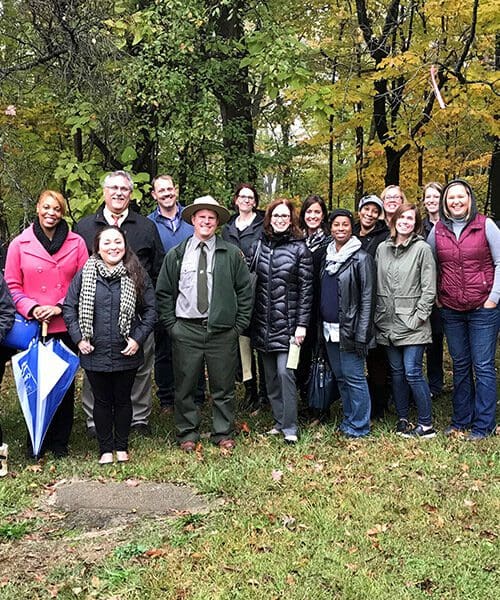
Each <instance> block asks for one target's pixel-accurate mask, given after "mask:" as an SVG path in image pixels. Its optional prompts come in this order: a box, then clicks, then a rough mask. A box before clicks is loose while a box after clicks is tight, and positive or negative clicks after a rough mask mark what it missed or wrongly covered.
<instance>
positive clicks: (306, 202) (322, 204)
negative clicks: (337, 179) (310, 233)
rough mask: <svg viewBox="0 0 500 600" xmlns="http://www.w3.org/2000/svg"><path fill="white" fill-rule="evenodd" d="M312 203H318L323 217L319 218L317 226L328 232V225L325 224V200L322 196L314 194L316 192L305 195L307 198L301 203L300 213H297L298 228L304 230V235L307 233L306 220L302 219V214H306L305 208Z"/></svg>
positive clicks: (326, 211)
mask: <svg viewBox="0 0 500 600" xmlns="http://www.w3.org/2000/svg"><path fill="white" fill-rule="evenodd" d="M313 204H319V205H320V207H321V212H322V214H323V218H322V219H321V224H320V226H319V228H320V229H322V230H323V231H324V232H325V233H328V226H327V221H328V209H327V208H326V204H325V201H324V200H323V198H322V197H321V196H318V195H316V194H310V195H309V196H307V198H306V199H305V200H304V202H303V203H302V207H301V209H300V214H299V226H300V228H301V229H303V230H304V231H305V232H306V235H307V225H306V222H305V220H304V215H305V214H306V210H307V209H308V208H309V207H311V206H312V205H313Z"/></svg>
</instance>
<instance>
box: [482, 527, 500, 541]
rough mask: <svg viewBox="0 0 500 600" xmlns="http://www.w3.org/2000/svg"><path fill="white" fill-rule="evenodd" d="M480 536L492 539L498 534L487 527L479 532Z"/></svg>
mask: <svg viewBox="0 0 500 600" xmlns="http://www.w3.org/2000/svg"><path fill="white" fill-rule="evenodd" d="M479 535H480V537H482V538H484V539H486V540H490V541H492V542H493V541H494V540H496V539H497V537H498V535H497V534H496V533H495V532H494V531H489V530H487V529H485V530H484V531H481V532H480V534H479Z"/></svg>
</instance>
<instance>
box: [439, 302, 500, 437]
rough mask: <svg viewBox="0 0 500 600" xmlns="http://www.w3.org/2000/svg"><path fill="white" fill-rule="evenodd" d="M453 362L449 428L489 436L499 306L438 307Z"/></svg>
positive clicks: (494, 400)
mask: <svg viewBox="0 0 500 600" xmlns="http://www.w3.org/2000/svg"><path fill="white" fill-rule="evenodd" d="M441 316H442V317H443V325H444V332H445V335H446V339H447V341H448V349H449V351H450V355H451V359H452V361H453V416H452V419H451V425H452V427H456V428H457V429H468V428H469V427H470V428H471V430H472V433H477V434H480V435H489V434H490V433H492V432H493V431H494V430H495V426H496V423H495V409H496V403H497V382H496V372H495V350H496V344H497V335H498V328H499V323H500V308H499V307H498V306H497V308H477V309H476V310H468V311H463V312H462V311H456V310H452V309H449V308H442V309H441Z"/></svg>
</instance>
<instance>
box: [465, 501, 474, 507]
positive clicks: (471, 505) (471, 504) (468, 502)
mask: <svg viewBox="0 0 500 600" xmlns="http://www.w3.org/2000/svg"><path fill="white" fill-rule="evenodd" d="M464 505H465V506H467V508H473V507H474V506H476V503H475V502H474V501H473V500H467V499H465V500H464Z"/></svg>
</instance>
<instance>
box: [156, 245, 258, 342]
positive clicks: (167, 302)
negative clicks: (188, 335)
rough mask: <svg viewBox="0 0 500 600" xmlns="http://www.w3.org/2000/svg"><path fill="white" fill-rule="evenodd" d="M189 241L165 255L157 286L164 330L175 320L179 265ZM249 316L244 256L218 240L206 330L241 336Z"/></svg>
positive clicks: (247, 275)
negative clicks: (227, 331)
mask: <svg viewBox="0 0 500 600" xmlns="http://www.w3.org/2000/svg"><path fill="white" fill-rule="evenodd" d="M189 239H190V238H187V239H186V240H184V241H183V242H181V243H180V244H179V245H178V246H175V247H174V248H172V249H171V250H170V251H169V252H168V253H167V255H166V256H165V258H164V260H163V265H162V267H161V269H160V274H159V276H158V281H157V284H156V298H157V301H158V314H159V319H160V322H161V324H162V325H163V326H164V327H165V329H167V331H168V330H170V329H171V328H172V327H173V326H174V324H175V321H176V316H175V307H176V303H177V296H178V294H179V278H180V273H181V265H182V259H183V258H184V252H185V250H186V245H187V242H188V240H189ZM251 314H252V288H251V285H250V273H249V271H248V267H247V265H246V262H245V259H244V257H243V253H242V252H241V250H240V249H239V248H237V247H236V246H234V245H233V244H230V243H229V242H225V241H224V240H222V239H221V238H219V237H217V239H216V243H215V253H214V268H213V282H212V298H211V299H210V308H209V311H208V329H209V330H210V331H214V332H216V331H225V330H227V329H231V328H234V329H235V330H236V331H237V333H238V334H241V333H242V332H243V331H244V330H245V329H246V328H247V327H248V325H249V324H250V317H251Z"/></svg>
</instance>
